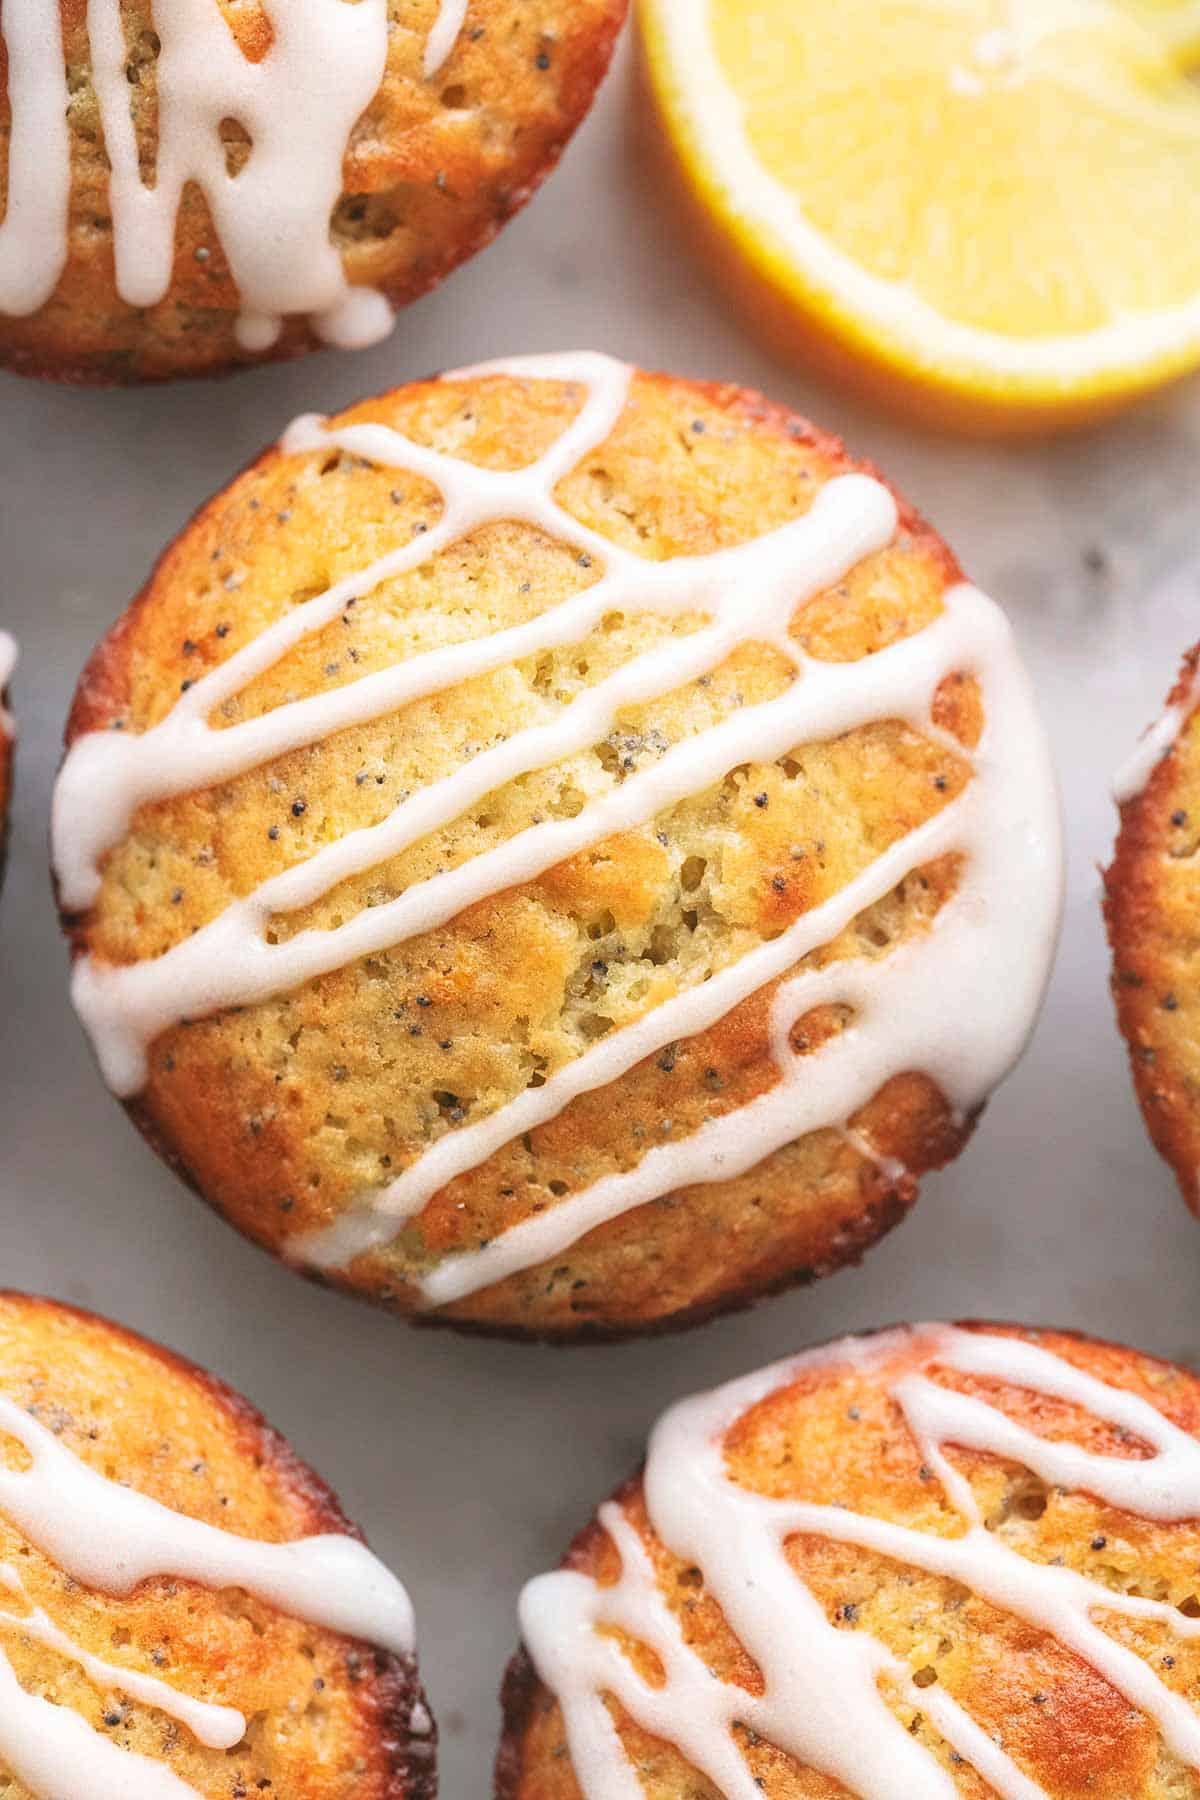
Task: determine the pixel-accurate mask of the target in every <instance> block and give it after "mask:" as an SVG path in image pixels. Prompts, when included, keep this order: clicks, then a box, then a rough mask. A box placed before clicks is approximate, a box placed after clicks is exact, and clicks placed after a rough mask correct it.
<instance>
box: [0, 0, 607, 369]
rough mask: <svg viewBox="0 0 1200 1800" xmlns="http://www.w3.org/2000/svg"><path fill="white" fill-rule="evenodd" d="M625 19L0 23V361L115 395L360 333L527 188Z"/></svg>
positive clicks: (434, 5) (113, 12)
mask: <svg viewBox="0 0 1200 1800" xmlns="http://www.w3.org/2000/svg"><path fill="white" fill-rule="evenodd" d="M27 10H29V9H27ZM624 13H625V0H469V4H467V5H465V6H464V5H463V4H462V0H357V4H355V5H345V4H342V5H337V4H335V5H333V6H329V5H326V4H325V3H324V0H289V5H288V8H287V10H286V12H285V13H283V14H277V15H276V23H275V26H274V27H273V26H272V23H271V19H270V17H269V15H268V11H267V9H266V8H264V6H262V5H261V4H260V3H259V0H206V4H205V5H202V6H194V5H189V4H187V3H186V0H155V4H154V5H153V7H152V6H151V5H150V4H149V0H98V3H96V0H93V4H92V5H91V7H90V9H89V7H88V5H87V4H85V0H60V5H59V14H60V19H61V32H62V41H61V45H59V44H56V43H55V42H54V36H53V31H52V30H47V31H40V30H39V29H38V28H37V21H36V17H35V16H34V15H33V13H32V11H31V16H30V19H29V20H28V21H25V20H23V19H22V18H21V17H18V16H17V14H16V13H14V14H13V17H12V18H11V19H9V18H7V17H6V19H5V27H6V29H5V32H4V34H3V37H0V214H3V213H4V211H5V206H6V203H7V204H8V205H9V207H10V212H9V220H8V223H9V225H10V227H11V229H10V231H9V234H8V235H9V237H10V239H12V241H11V242H10V243H9V245H8V256H7V259H6V262H5V263H4V264H3V265H0V363H3V364H5V365H7V366H9V367H13V368H17V369H20V370H23V371H24V372H27V373H33V374H42V375H50V376H58V377H62V378H68V379H77V380H85V381H101V382H103V381H136V380H149V379H156V378H162V377H165V376H172V375H184V374H190V375H195V374H204V373H209V372H212V371H214V370H219V369H222V368H227V367H229V366H230V365H232V364H235V363H245V362H250V361H255V360H258V359H260V358H261V356H263V355H274V356H289V355H296V354H299V353H300V352H301V351H302V350H304V349H307V348H311V347H313V346H314V345H315V344H316V343H317V342H318V341H320V340H324V341H332V342H339V343H354V342H368V341H372V340H373V339H374V338H377V337H379V336H380V335H382V334H383V333H384V332H386V330H387V328H388V318H389V307H390V306H398V305H402V304H404V303H405V302H407V301H409V300H411V299H413V298H415V297H416V296H417V295H418V294H421V293H424V292H425V291H426V290H427V289H429V288H431V287H433V286H434V285H436V283H437V282H439V281H440V280H441V279H442V278H443V276H445V275H447V274H448V273H449V272H450V271H451V270H452V269H453V268H455V267H456V266H457V264H458V263H460V262H461V261H463V260H464V258H466V257H467V256H469V255H471V254H472V253H473V252H474V251H475V250H477V249H479V248H481V247H482V246H483V245H484V244H485V243H487V242H488V241H489V240H490V238H491V237H492V236H494V234H495V233H496V232H497V231H498V230H499V229H500V227H501V226H502V225H503V224H504V223H505V222H506V221H507V219H509V218H510V217H511V216H512V214H513V213H514V212H516V211H517V210H519V208H520V207H521V206H522V205H523V204H524V203H525V201H526V200H527V199H528V198H529V196H530V195H531V194H532V193H533V192H534V191H535V190H536V188H537V186H538V185H539V183H540V182H541V180H542V179H543V177H544V176H545V175H546V174H547V173H548V172H549V170H550V169H551V168H552V167H553V165H554V163H555V162H556V161H557V159H558V156H559V155H560V154H561V152H562V149H563V147H564V146H565V144H566V142H567V140H568V138H569V137H570V135H571V133H572V131H573V130H574V129H575V127H576V126H577V125H578V124H579V122H580V120H581V119H582V117H583V116H584V114H585V113H586V111H587V109H588V107H589V105H590V104H591V100H592V97H593V95H594V93H595V90H596V87H597V84H598V82H599V81H600V79H601V77H602V75H603V73H604V71H605V69H606V67H607V64H608V60H609V56H610V54H611V51H612V46H613V43H614V40H615V37H616V33H617V31H618V29H619V27H620V24H621V22H622V20H623V18H624ZM168 95H169V96H170V98H169V99H168V98H165V96H168ZM222 106H223V107H224V117H221V118H220V125H219V129H218V130H216V131H214V129H213V120H214V113H216V114H217V116H219V109H220V107H222ZM64 115H65V120H66V125H65V129H63V128H62V127H61V125H60V121H61V120H62V119H63V117H64ZM14 234H15V236H14ZM347 284H348V285H347ZM239 315H241V324H240V325H239ZM281 319H282V321H283V323H282V329H281V330H279V331H278V334H277V335H274V333H275V330H276V327H277V326H278V323H279V321H280V320H281ZM271 321H273V323H272V322H271Z"/></svg>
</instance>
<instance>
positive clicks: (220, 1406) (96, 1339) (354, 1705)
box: [0, 1294, 435, 1800]
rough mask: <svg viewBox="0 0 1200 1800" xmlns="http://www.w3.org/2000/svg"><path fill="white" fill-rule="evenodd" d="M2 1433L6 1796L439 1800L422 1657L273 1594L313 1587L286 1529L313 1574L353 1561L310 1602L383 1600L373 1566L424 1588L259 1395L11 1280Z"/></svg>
mask: <svg viewBox="0 0 1200 1800" xmlns="http://www.w3.org/2000/svg"><path fill="white" fill-rule="evenodd" d="M0 1437H2V1439H3V1443H2V1445H0V1689H3V1690H4V1692H3V1699H2V1705H0V1713H2V1715H3V1723H2V1724H0V1777H2V1785H3V1787H4V1792H5V1794H6V1795H8V1796H12V1800H33V1797H34V1796H47V1795H55V1796H58V1795H62V1796H67V1795H70V1796H78V1797H80V1800H82V1797H83V1796H85V1795H86V1796H88V1800H97V1797H98V1796H105V1797H106V1800H108V1797H110V1796H111V1797H112V1800H117V1797H118V1796H119V1797H120V1800H142V1797H143V1796H144V1797H145V1800H187V1796H189V1795H201V1796H204V1797H205V1800H231V1797H232V1796H238V1795H256V1794H276V1795H279V1796H287V1800H334V1796H339V1797H340V1796H345V1797H346V1800H349V1797H350V1796H354V1800H368V1797H371V1800H431V1797H432V1795H433V1793H434V1791H435V1781H434V1763H433V1751H434V1738H433V1734H432V1727H431V1725H430V1722H429V1719H428V1714H427V1713H426V1712H425V1710H424V1703H423V1701H422V1698H421V1694H420V1689H419V1686H418V1684H417V1680H416V1672H415V1665H414V1662H413V1660H412V1657H411V1655H410V1654H408V1653H407V1652H406V1653H404V1654H391V1653H389V1652H388V1651H386V1650H384V1649H382V1648H377V1647H376V1646H375V1645H373V1644H368V1643H367V1642H365V1641H362V1640H361V1639H358V1638H354V1637H349V1636H346V1635H342V1634H341V1632H340V1631H337V1630H331V1629H329V1628H328V1627H327V1626H324V1625H321V1624H319V1623H305V1622H304V1619H303V1618H302V1617H298V1616H294V1615H293V1614H292V1613H289V1611H288V1610H287V1608H286V1604H285V1602H284V1597H283V1594H278V1595H277V1596H276V1599H275V1601H273V1602H272V1601H268V1600H267V1599H265V1598H264V1597H263V1594H262V1592H261V1591H259V1590H260V1589H261V1588H262V1587H263V1585H264V1583H265V1582H266V1581H267V1580H268V1579H275V1580H278V1581H279V1582H280V1583H281V1586H282V1588H283V1589H284V1590H286V1592H287V1593H289V1594H293V1595H294V1594H295V1593H296V1585H295V1578H296V1569H295V1568H293V1569H288V1568H283V1569H280V1567H279V1564H278V1554H279V1553H278V1549H277V1548H276V1547H278V1546H283V1545H293V1544H295V1545H297V1548H296V1549H295V1551H294V1552H293V1553H292V1554H293V1555H294V1556H296V1557H297V1558H298V1559H299V1562H298V1564H297V1568H298V1569H300V1570H301V1571H305V1570H307V1571H310V1572H311V1570H312V1569H313V1566H314V1565H313V1563H312V1560H311V1559H312V1558H313V1556H314V1555H323V1556H330V1555H332V1556H333V1557H334V1558H335V1559H336V1562H335V1564H334V1567H333V1568H332V1569H331V1571H330V1573H329V1574H328V1575H325V1576H323V1577H317V1578H316V1579H315V1582H314V1583H313V1584H310V1587H309V1590H308V1597H307V1599H306V1600H304V1601H303V1602H299V1603H298V1605H299V1611H300V1612H301V1613H303V1614H305V1615H306V1616H307V1617H309V1618H311V1619H315V1618H316V1616H317V1614H318V1613H319V1612H320V1611H321V1610H322V1608H325V1609H326V1610H330V1609H331V1608H332V1610H336V1609H337V1606H336V1603H337V1602H338V1601H339V1600H340V1602H341V1604H342V1606H343V1610H345V1602H346V1601H347V1600H349V1604H350V1609H351V1612H352V1613H353V1614H355V1615H358V1616H366V1610H367V1609H365V1608H364V1605H363V1602H362V1581H363V1577H364V1575H365V1574H367V1575H369V1576H370V1578H371V1579H373V1580H374V1581H376V1582H377V1583H378V1584H379V1592H380V1594H381V1595H382V1597H383V1601H382V1604H381V1605H380V1606H379V1607H378V1608H377V1609H376V1611H377V1612H378V1615H379V1616H380V1617H381V1618H383V1617H385V1616H386V1617H388V1618H391V1619H394V1620H395V1621H397V1622H398V1624H402V1623H403V1621H402V1619H401V1614H403V1613H404V1611H405V1608H406V1602H404V1600H403V1595H402V1592H401V1591H400V1590H399V1589H398V1588H397V1587H396V1586H395V1584H394V1583H393V1582H392V1578H391V1577H390V1576H389V1575H388V1574H387V1572H386V1571H385V1570H383V1569H382V1568H381V1566H380V1565H379V1564H378V1563H375V1562H374V1559H372V1558H370V1557H369V1555H368V1553H367V1552H366V1550H365V1547H364V1546H363V1545H362V1543H361V1540H360V1539H359V1537H358V1534H357V1533H356V1532H355V1530H354V1527H353V1526H351V1525H350V1524H349V1523H348V1522H347V1520H346V1519H345V1517H344V1516H343V1514H342V1512H341V1509H340V1508H339V1506H338V1503H337V1501H336V1499H335V1498H334V1496H333V1495H332V1494H331V1492H330V1491H329V1489H328V1488H326V1487H325V1486H324V1484H323V1483H322V1482H321V1481H319V1480H318V1479H317V1477H316V1476H315V1475H313V1473H312V1471H311V1470H309V1469H307V1468H306V1467H305V1466H304V1464H303V1463H301V1462H300V1461H299V1460H298V1459H297V1458H296V1457H295V1456H294V1455H293V1454H292V1452H291V1451H290V1450H289V1449H288V1447H287V1445H286V1444H285V1443H284V1442H283V1440H282V1439H281V1438H280V1437H278V1436H277V1435H276V1434H275V1433H274V1432H272V1431H271V1430H270V1429H269V1427H268V1426H266V1425H265V1424H264V1422H263V1421H262V1419H261V1418H260V1417H259V1415H258V1414H257V1413H256V1412H254V1411H253V1410H252V1408H251V1407H249V1406H248V1405H247V1404H246V1402H245V1401H243V1400H241V1399H240V1398H239V1397H238V1396H237V1395H236V1394H234V1393H232V1392H231V1391H230V1390H229V1389H228V1388H225V1387H223V1386H222V1385H221V1384H219V1383H218V1382H216V1381H214V1380H212V1378H211V1377H209V1376H207V1375H205V1374H203V1373H202V1372H201V1371H200V1370H198V1369H195V1368H193V1367H192V1366H190V1365H189V1364H187V1363H184V1362H182V1361H180V1360H179V1359H178V1358H176V1357H174V1356H172V1355H170V1354H169V1353H168V1352H166V1351H165V1350H161V1349H159V1348H158V1347H157V1346H155V1345H152V1344H148V1343H146V1342H144V1341H143V1340H142V1339H140V1338H137V1337H135V1336H133V1335H132V1334H131V1333H129V1332H127V1331H123V1330H121V1329H120V1328H118V1327H117V1326H114V1325H110V1324H108V1323H106V1322H105V1321H103V1320H100V1319H96V1318H92V1317H90V1316H88V1315H86V1314H83V1313H79V1312H75V1311H74V1310H72V1309H70V1308H68V1307H65V1306H61V1305H59V1304H57V1303H55V1302H53V1301H49V1300H39V1299H31V1298H29V1297H27V1296H24V1295H16V1294H5V1295H0ZM149 1503H153V1504H152V1505H150V1504H149ZM197 1533H199V1536H198V1535H197ZM299 1540H307V1542H306V1543H305V1544H303V1545H301V1544H300V1543H299ZM202 1559H208V1563H207V1567H206V1570H205V1571H204V1572H203V1573H202V1571H201V1569H200V1561H201V1560H202ZM185 1562H190V1572H189V1573H187V1574H185V1573H184V1572H183V1564H184V1563H185ZM51 1703H52V1704H51Z"/></svg>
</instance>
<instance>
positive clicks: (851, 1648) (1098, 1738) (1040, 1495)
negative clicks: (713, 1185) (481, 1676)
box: [496, 1326, 1200, 1800]
mask: <svg viewBox="0 0 1200 1800" xmlns="http://www.w3.org/2000/svg"><path fill="white" fill-rule="evenodd" d="M1198 1434H1200V1382H1197V1379H1196V1376H1195V1375H1194V1374H1192V1373H1191V1372H1189V1371H1186V1370H1184V1369H1180V1368H1175V1367H1173V1366H1172V1365H1171V1364H1169V1363H1164V1362H1160V1361H1157V1360H1156V1359H1154V1358H1151V1357H1147V1356H1141V1355H1138V1354H1137V1353H1136V1352H1134V1351H1131V1350H1124V1349H1121V1348H1118V1347H1116V1346H1114V1345H1110V1344H1102V1343H1097V1342H1095V1341H1091V1340H1088V1339H1085V1338H1079V1337H1075V1336H1072V1335H1068V1334H1066V1333H1061V1332H1053V1331H1030V1330H1025V1329H1022V1328H1020V1327H1006V1326H996V1327H992V1326H984V1327H979V1326H971V1327H968V1328H965V1329H963V1328H957V1329H956V1328H951V1327H947V1326H919V1327H906V1328H903V1329H900V1330H895V1331H888V1332H882V1333H879V1334H876V1335H874V1336H869V1337H866V1338H857V1339H846V1340H843V1341H842V1342H840V1343H835V1344H831V1345H829V1346H827V1347H824V1348H822V1349H819V1350H816V1351H809V1352H807V1353H805V1354H803V1355H801V1356H800V1357H798V1358H796V1359H795V1360H794V1361H792V1362H790V1363H781V1364H779V1365H778V1366H777V1367H775V1368H772V1369H767V1370H764V1371H762V1372H761V1373H759V1374H757V1375H753V1376H750V1377H748V1378H745V1379H743V1380H740V1381H735V1382H732V1383H730V1384H729V1385H728V1386H727V1387H724V1388H721V1389H718V1390H717V1391H716V1392H714V1393H711V1394H707V1395H704V1396H702V1397H700V1398H699V1399H696V1400H691V1401H686V1402H684V1403H682V1404H681V1405H678V1406H676V1407H674V1408H673V1409H672V1410H671V1411H670V1412H669V1413H668V1414H667V1415H666V1417H665V1418H664V1419H663V1420H662V1421H661V1423H660V1424H659V1425H658V1427H657V1428H656V1430H655V1431H654V1433H653V1435H652V1437H651V1441H650V1450H649V1457H648V1460H647V1463H646V1467H645V1471H644V1474H643V1475H642V1476H640V1477H638V1478H637V1479H636V1480H634V1481H632V1482H630V1483H629V1484H628V1485H627V1486H626V1487H625V1488H623V1489H622V1490H621V1491H620V1492H619V1493H618V1494H617V1495H616V1497H615V1498H614V1499H613V1500H612V1501H610V1502H609V1503H608V1504H607V1505H606V1506H604V1507H602V1508H601V1510H600V1512H599V1515H598V1517H597V1519H596V1520H595V1522H594V1523H593V1524H592V1525H591V1526H590V1527H589V1528H588V1529H587V1530H586V1531H585V1532H584V1533H583V1535H582V1536H581V1537H580V1538H579V1539H578V1540H577V1541H576V1543H575V1545H574V1547H573V1548H572V1550H571V1552H570V1554H569V1555H568V1557H567V1558H566V1561H565V1563H564V1564H563V1567H562V1569H560V1570H559V1571H558V1572H557V1573H554V1574H551V1575H546V1576H541V1577H539V1578H538V1579H537V1580H535V1581H534V1582H532V1583H531V1584H530V1585H529V1586H528V1587H527V1588H526V1590H525V1593H524V1595H523V1598H522V1602H521V1622H522V1631H523V1636H524V1640H525V1646H526V1648H525V1649H524V1650H523V1651H522V1652H521V1654H520V1655H519V1656H518V1657H517V1659H516V1660H515V1662H514V1663H513V1664H512V1666H511V1668H510V1671H509V1676H508V1680H507V1682H506V1685H505V1695H504V1699H505V1714H506V1724H505V1735H504V1740H503V1745H502V1749H501V1754H500V1760H499V1765H498V1775H497V1785H496V1794H497V1800H615V1797H616V1796H618V1795H619V1796H622V1800H623V1797H624V1796H625V1795H626V1794H628V1795H629V1796H630V1797H631V1800H634V1797H635V1796H639V1797H640V1796H642V1795H644V1796H645V1797H646V1800H718V1796H728V1797H729V1800H760V1797H765V1800H851V1797H859V1800H913V1797H914V1796H916V1795H920V1796H921V1800H958V1797H960V1796H964V1797H969V1800H996V1797H999V1800H1084V1796H1087V1800H1183V1796H1185V1795H1190V1794H1193V1793H1194V1792H1195V1791H1196V1782H1197V1777H1198V1775H1200V1706H1198V1705H1197V1699H1196V1695H1197V1691H1198V1684H1200V1633H1198V1628H1197V1617H1198V1616H1200V1598H1197V1593H1196V1566H1197V1553H1198V1551H1200V1442H1198V1441H1197V1437H1198Z"/></svg>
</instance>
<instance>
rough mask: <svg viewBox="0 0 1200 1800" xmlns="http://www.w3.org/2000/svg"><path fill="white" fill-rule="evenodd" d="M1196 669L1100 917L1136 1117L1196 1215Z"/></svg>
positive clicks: (1192, 657) (1183, 682) (1191, 668)
mask: <svg viewBox="0 0 1200 1800" xmlns="http://www.w3.org/2000/svg"><path fill="white" fill-rule="evenodd" d="M1198 666H1200V647H1197V648H1196V649H1194V650H1192V651H1191V652H1190V653H1189V654H1188V655H1187V656H1186V657H1185V658H1184V663H1183V668H1182V671H1181V673H1180V677H1179V681H1178V683H1177V684H1176V686H1175V688H1174V689H1173V690H1172V693H1171V695H1170V704H1172V705H1179V706H1183V708H1184V711H1185V713H1186V717H1185V718H1184V719H1183V720H1182V724H1181V729H1180V732H1179V735H1178V737H1177V738H1176V739H1175V742H1174V744H1173V745H1172V746H1171V748H1170V749H1169V750H1168V751H1167V753H1166V754H1165V755H1164V756H1163V757H1162V759H1161V760H1160V761H1159V762H1158V763H1157V764H1156V765H1155V767H1154V768H1153V770H1152V771H1151V773H1150V776H1149V779H1148V780H1147V782H1146V784H1145V786H1144V787H1143V788H1142V790H1141V792H1140V793H1138V794H1135V795H1134V796H1133V797H1132V798H1131V799H1129V800H1127V801H1126V802H1125V803H1124V805H1123V806H1122V807H1121V829H1120V834H1119V836H1118V838H1117V846H1116V852H1115V855H1114V857H1113V862H1112V866H1111V867H1110V868H1109V870H1108V871H1107V874H1106V876H1105V904H1104V912H1105V918H1106V920H1107V924H1108V936H1109V942H1110V944H1111V945H1112V953H1113V973H1112V990H1113V999H1114V1001H1115V1003H1116V1008H1117V1020H1118V1023H1119V1024H1120V1027H1121V1031H1122V1033H1123V1035H1124V1037H1125V1042H1126V1044H1127V1045H1128V1046H1129V1061H1130V1067H1131V1069H1132V1071H1133V1081H1134V1087H1135V1088H1136V1090H1137V1097H1138V1101H1139V1103H1140V1105H1141V1108H1142V1115H1143V1117H1144V1118H1145V1121H1146V1127H1147V1130H1148V1131H1149V1133H1150V1136H1151V1137H1152V1138H1153V1140H1154V1145H1155V1148H1156V1149H1157V1150H1158V1151H1159V1153H1160V1155H1162V1156H1164V1157H1165V1158H1166V1160H1167V1162H1169V1163H1170V1165H1171V1167H1172V1168H1173V1169H1174V1171H1175V1174H1176V1175H1177V1177H1178V1179H1179V1185H1180V1187H1181V1188H1182V1190H1183V1196H1184V1199H1185V1200H1186V1201H1187V1203H1188V1205H1189V1206H1190V1207H1191V1209H1192V1211H1193V1212H1198V1213H1200V936H1198V934H1197V929H1196V921H1197V918H1198V917H1200V873H1198V864H1197V856H1198V854H1200V722H1198V714H1200V706H1197V705H1196V704H1195V695H1196V670H1197V667H1198ZM1189 696H1190V697H1191V698H1190V699H1189Z"/></svg>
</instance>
